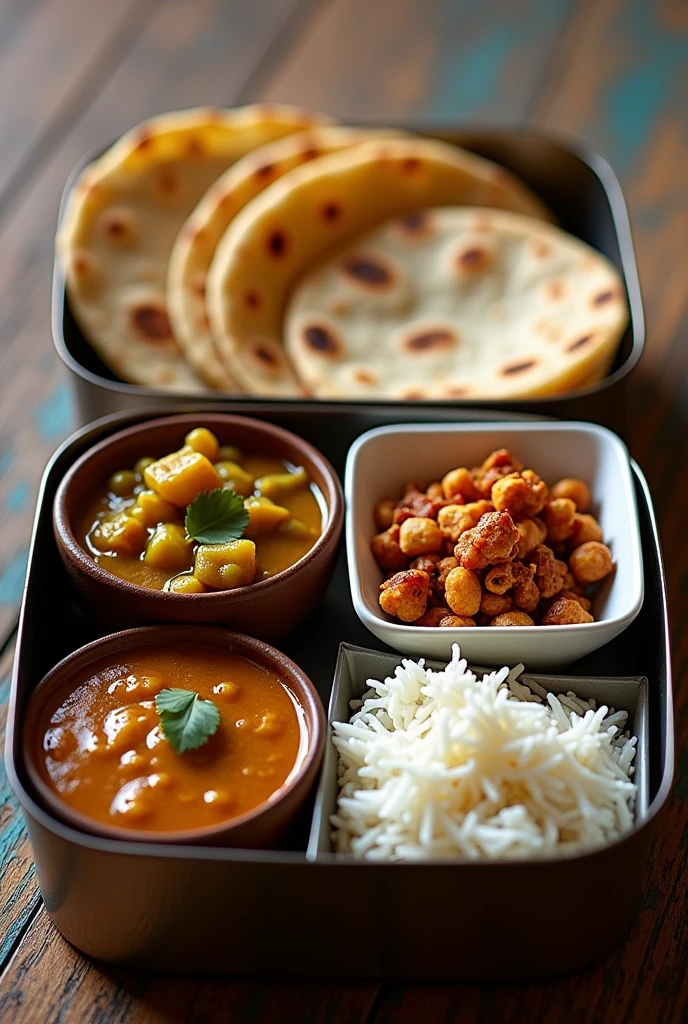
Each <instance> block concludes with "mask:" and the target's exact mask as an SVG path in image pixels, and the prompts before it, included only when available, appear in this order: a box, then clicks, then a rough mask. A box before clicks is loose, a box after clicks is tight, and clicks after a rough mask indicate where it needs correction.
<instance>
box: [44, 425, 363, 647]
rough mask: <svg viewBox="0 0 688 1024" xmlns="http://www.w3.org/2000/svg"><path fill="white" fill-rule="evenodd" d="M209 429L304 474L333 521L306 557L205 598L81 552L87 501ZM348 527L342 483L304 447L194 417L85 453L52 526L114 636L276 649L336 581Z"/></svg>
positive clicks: (146, 428) (265, 428)
mask: <svg viewBox="0 0 688 1024" xmlns="http://www.w3.org/2000/svg"><path fill="white" fill-rule="evenodd" d="M197 426H198V427H208V429H210V430H212V431H213V433H214V434H215V435H216V436H217V437H218V439H219V441H220V444H221V445H222V444H236V445H238V446H239V447H241V448H244V449H247V450H250V451H254V452H258V453H260V454H262V455H263V454H264V455H270V456H275V457H277V458H280V459H286V460H287V461H289V462H291V463H292V464H294V465H297V466H303V467H304V469H305V470H306V472H307V473H308V475H309V476H310V478H311V480H312V481H313V482H314V483H315V484H316V486H317V487H318V488H319V490H320V492H321V494H322V495H323V498H324V500H325V504H326V506H327V514H326V515H325V516H324V523H323V531H322V534H321V536H320V537H319V538H318V540H317V541H316V542H315V544H314V545H313V547H312V548H311V550H310V551H308V552H307V553H306V554H305V555H304V556H303V558H300V559H299V561H298V562H295V563H294V565H291V566H289V568H287V569H284V570H283V571H282V572H280V573H277V574H276V575H275V576H271V577H269V578H268V579H266V580H260V581H259V582H258V583H251V584H250V585H249V586H245V587H237V588H236V589H234V590H226V591H217V592H214V593H208V594H174V593H164V592H162V591H158V590H148V589H147V588H145V587H139V586H138V585H136V584H135V583H129V582H128V581H126V580H121V579H119V577H117V576H114V575H113V574H112V573H110V572H108V571H107V569H103V568H101V566H99V565H98V564H97V563H96V562H95V561H94V560H93V558H92V557H91V556H90V555H89V554H88V553H87V552H86V551H85V550H84V549H83V548H82V546H81V544H80V543H79V542H78V540H77V539H76V537H75V534H74V532H73V526H72V524H73V522H74V519H75V516H76V513H77V510H78V509H79V507H80V505H81V503H82V502H83V500H84V497H85V496H87V495H88V494H89V492H92V491H93V488H94V487H95V486H97V485H98V484H99V483H103V484H104V483H105V482H106V481H107V479H108V477H109V476H110V475H111V474H112V473H114V472H115V471H116V470H118V469H122V468H123V467H127V466H130V465H133V464H134V463H135V462H136V460H137V459H139V458H141V457H142V456H144V455H152V456H155V457H160V456H162V455H164V454H166V453H167V452H170V451H174V450H175V449H177V448H180V447H181V445H182V444H183V442H184V436H185V434H187V433H188V431H189V430H191V429H192V428H193V427H197ZM343 520H344V498H343V495H342V489H341V485H340V483H339V479H338V477H337V475H336V473H335V471H334V469H333V468H332V466H331V465H330V463H329V462H328V461H327V459H326V458H325V457H324V456H323V455H321V454H320V452H319V451H317V450H316V449H315V448H314V447H313V446H312V445H310V444H308V442H307V441H304V440H302V438H300V437H297V436H296V434H292V433H290V432H289V431H288V430H283V429H282V428H281V427H276V426H273V424H271V423H264V422H263V421H261V420H252V419H248V418H246V417H244V416H231V415H228V414H222V413H202V412H198V413H189V414H184V415H180V416H166V417H164V418H162V419H156V420H149V421H147V422H146V423H142V424H139V425H137V426H133V427H128V428H127V429H126V430H122V431H120V432H119V433H117V434H113V435H112V436H111V437H108V438H107V439H106V440H105V441H101V442H100V443H99V444H97V445H95V446H94V447H93V448H91V449H90V450H89V451H88V452H86V453H85V454H84V455H82V457H81V458H80V459H78V460H77V462H75V463H74V465H73V466H72V467H71V469H70V470H69V472H68V473H67V474H66V476H65V477H64V479H63V481H62V483H61V484H60V487H59V489H58V491H57V494H56V496H55V506H54V512H53V526H54V530H55V538H56V541H57V546H58V550H59V552H60V557H61V558H62V561H63V563H64V565H65V568H66V570H67V572H68V574H69V576H70V577H71V579H72V581H73V582H74V584H75V585H76V587H77V589H78V591H79V597H80V600H81V604H82V605H83V607H84V609H85V610H86V611H87V612H88V613H89V615H91V616H92V617H93V618H94V619H95V620H96V621H97V622H98V623H100V624H101V625H102V626H103V627H104V628H105V629H106V630H107V631H108V632H110V631H112V630H113V629H127V628H129V627H131V626H139V625H141V624H142V623H146V622H192V623H218V624H222V625H225V626H229V627H231V628H232V629H235V630H237V631H238V632H240V633H247V634H248V635H249V636H255V637H259V638H260V639H262V640H277V639H279V638H280V637H283V636H285V635H286V634H287V633H289V632H291V631H292V630H293V629H295V628H296V626H298V625H299V624H300V623H301V622H303V620H304V619H305V618H306V617H307V616H308V614H309V612H310V611H311V610H312V609H313V607H314V606H315V604H316V603H317V601H318V600H319V599H320V597H321V596H322V594H323V592H324V591H325V588H326V587H327V584H328V583H329V581H330V578H331V575H332V569H333V564H334V560H335V558H336V554H337V546H338V543H339V538H340V536H341V532H342V523H343Z"/></svg>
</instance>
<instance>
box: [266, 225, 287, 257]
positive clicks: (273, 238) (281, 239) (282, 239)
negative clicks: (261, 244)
mask: <svg viewBox="0 0 688 1024" xmlns="http://www.w3.org/2000/svg"><path fill="white" fill-rule="evenodd" d="M266 247H267V250H268V252H269V253H270V255H271V256H274V257H276V258H277V259H282V257H284V256H286V254H287V249H288V248H289V242H288V240H287V235H286V234H285V232H284V231H280V230H279V229H275V230H274V231H271V232H270V234H269V235H268V237H267V242H266Z"/></svg>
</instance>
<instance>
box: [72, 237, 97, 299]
mask: <svg viewBox="0 0 688 1024" xmlns="http://www.w3.org/2000/svg"><path fill="white" fill-rule="evenodd" d="M70 270H71V277H72V284H73V286H74V290H75V291H76V293H77V295H80V296H82V297H83V298H86V297H87V296H90V295H93V294H94V292H96V291H97V289H98V285H99V284H100V266H99V264H98V261H97V259H96V258H95V256H93V255H92V253H90V252H87V251H86V250H85V249H77V250H76V252H75V253H74V255H73V256H72V259H71V262H70Z"/></svg>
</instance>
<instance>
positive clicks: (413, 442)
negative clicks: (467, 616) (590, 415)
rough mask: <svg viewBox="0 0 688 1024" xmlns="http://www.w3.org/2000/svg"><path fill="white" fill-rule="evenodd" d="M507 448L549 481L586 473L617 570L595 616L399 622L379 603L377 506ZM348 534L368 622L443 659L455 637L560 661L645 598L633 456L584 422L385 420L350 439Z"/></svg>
mask: <svg viewBox="0 0 688 1024" xmlns="http://www.w3.org/2000/svg"><path fill="white" fill-rule="evenodd" d="M497 448H508V449H509V450H510V451H511V452H512V454H513V455H514V456H516V457H517V458H518V459H520V460H521V461H522V462H523V463H524V465H525V466H526V467H528V468H531V469H533V470H534V471H535V472H536V473H538V474H539V475H540V476H541V477H542V478H543V479H544V480H545V481H546V482H547V483H549V484H550V485H551V484H553V483H554V482H555V481H557V480H560V479H561V478H563V477H577V478H580V479H582V480H584V481H585V482H586V483H587V484H588V486H589V488H590V491H591V496H592V506H591V509H590V511H591V512H592V513H593V514H594V515H595V516H596V517H597V519H598V520H599V524H600V526H601V528H602V535H603V538H602V539H603V541H604V543H605V544H606V545H608V546H609V547H610V549H611V553H612V559H613V571H612V573H611V575H609V576H608V577H607V578H606V579H604V580H602V583H601V585H598V589H597V591H596V593H595V595H594V596H593V599H592V609H591V611H592V614H593V615H594V618H595V621H594V622H583V623H576V624H575V625H548V626H540V625H539V626H535V625H533V626H464V627H459V628H456V627H452V628H438V627H429V626H416V625H413V624H408V625H407V624H402V623H401V622H395V621H393V620H392V619H391V618H390V617H388V616H387V615H385V613H384V612H383V611H382V609H381V608H380V605H379V601H378V598H379V593H380V584H381V583H382V581H383V579H384V570H382V569H381V568H380V566H379V565H378V564H377V562H376V560H375V558H374V557H373V553H372V551H371V547H370V542H371V540H372V538H373V536H374V534H375V533H377V532H378V530H377V528H376V526H375V522H374V519H373V506H374V505H375V503H376V502H377V501H380V500H381V499H383V498H394V497H397V498H400V497H401V496H402V493H403V488H404V485H405V483H406V482H407V481H411V480H414V481H417V482H418V483H419V484H420V485H421V486H422V487H425V486H427V485H428V484H429V483H430V482H431V481H434V480H441V479H442V477H443V476H444V474H445V473H448V472H449V470H451V469H453V468H455V467H458V466H468V467H470V466H475V465H479V464H480V463H481V462H482V461H483V460H484V459H485V458H486V457H487V456H488V455H489V454H490V452H492V451H493V450H494V449H497ZM345 491H346V501H347V525H346V543H347V559H348V566H349V579H350V584H351V595H352V600H353V604H354V608H355V610H356V613H357V615H358V617H359V618H360V619H361V621H362V622H363V624H364V625H365V626H366V627H367V628H368V629H369V630H370V631H371V632H372V633H374V634H375V636H377V637H378V638H379V639H380V640H383V641H384V642H385V643H386V644H389V646H390V647H392V648H394V649H395V650H398V651H401V652H403V653H405V654H412V655H427V656H429V657H433V658H436V659H438V660H441V659H442V658H444V659H448V658H449V657H450V656H451V646H452V644H453V643H459V644H460V645H461V650H462V653H463V654H464V655H465V657H466V658H468V660H469V662H470V661H472V662H474V663H476V664H481V665H489V666H497V667H499V666H501V665H515V664H517V663H519V662H523V664H524V665H525V666H526V668H529V669H547V670H549V669H558V668H561V667H563V666H566V665H569V664H570V663H571V662H573V661H576V660H577V659H579V658H582V657H583V656H584V655H586V654H589V653H590V652H591V651H594V650H597V649H598V648H600V647H602V646H603V645H604V644H606V643H608V641H610V640H611V639H613V637H615V636H617V635H618V634H619V633H621V632H622V631H623V630H624V629H626V627H627V626H629V625H630V623H631V622H632V621H633V619H634V618H635V617H636V615H637V614H638V612H639V611H640V608H641V607H642V603H643V590H644V587H643V564H642V551H641V544H640V532H639V526H638V514H637V509H636V502H635V494H634V489H633V480H632V475H631V466H630V462H629V458H628V452H627V450H626V448H625V446H624V444H623V443H622V442H621V441H620V440H619V438H618V437H616V435H615V434H613V433H612V432H611V431H609V430H607V429H606V428H604V427H599V426H596V425H594V424H591V423H583V422H573V421H572V422H560V423H548V422H543V421H539V422H532V423H509V422H500V423H484V424H459V423H457V424H449V423H442V424H441V423H433V424H407V425H403V424H401V425H396V426H387V427H379V428H377V429H374V430H370V431H368V432H367V433H366V434H363V435H362V436H361V437H360V438H359V439H358V440H357V441H356V442H355V443H354V444H353V445H352V447H351V450H350V452H349V456H348V459H347V465H346V481H345Z"/></svg>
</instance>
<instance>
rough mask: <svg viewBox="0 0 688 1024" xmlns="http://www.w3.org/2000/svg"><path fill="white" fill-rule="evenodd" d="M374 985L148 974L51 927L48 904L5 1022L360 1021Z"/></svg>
mask: <svg viewBox="0 0 688 1024" xmlns="http://www.w3.org/2000/svg"><path fill="white" fill-rule="evenodd" d="M374 992H375V986H372V985H346V986H344V985H333V984H323V983H313V984H310V985H300V984H283V983H280V984H275V985H271V984H270V983H269V981H266V982H265V983H264V984H254V983H246V984H242V983H240V982H231V981H223V980H222V979H215V980H213V981H194V980H193V979H186V978H178V977H165V978H162V977H150V976H144V975H132V974H125V973H123V972H121V971H117V970H113V969H111V968H104V969H101V968H100V967H99V966H98V965H97V964H95V963H93V962H92V961H90V960H87V959H86V958H85V957H82V956H80V955H79V954H78V953H77V952H76V950H75V949H73V948H72V947H71V946H69V945H68V944H67V943H66V942H65V941H64V939H62V937H61V936H60V935H59V934H58V933H57V931H56V930H55V929H54V928H53V926H52V924H51V923H50V920H49V918H48V915H47V913H46V911H45V909H44V908H43V907H41V910H40V912H39V914H38V916H37V918H36V921H35V923H34V925H33V927H32V928H31V929H30V931H29V932H28V933H27V935H26V937H25V939H24V940H23V942H22V943H21V945H20V946H19V948H18V949H17V951H16V953H15V955H14V957H13V959H12V960H11V962H10V964H9V966H8V967H7V970H6V971H5V973H4V974H3V976H2V980H1V983H0V1021H2V1022H7V1024H9V1022H10V1021H11V1022H12V1024H35V1022H36V1021H41V1022H42V1024H58V1022H60V1021H79V1022H83V1024H134V1022H135V1024H164V1022H166V1021H171V1020H179V1021H181V1020H185V1021H199V1022H200V1021H222V1022H223V1024H233V1022H241V1024H284V1021H303V1022H314V1024H315V1022H325V1021H326V1022H327V1024H360V1022H361V1021H362V1020H365V1017H366V1015H367V1012H368V1010H369V1009H370V1006H371V1005H372V1001H373V997H374Z"/></svg>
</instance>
